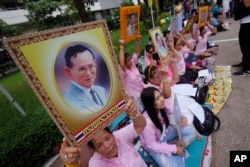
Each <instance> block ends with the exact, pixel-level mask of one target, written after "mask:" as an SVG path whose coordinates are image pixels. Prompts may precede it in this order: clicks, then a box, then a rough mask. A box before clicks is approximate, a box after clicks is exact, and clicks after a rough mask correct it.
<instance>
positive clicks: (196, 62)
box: [184, 53, 203, 71]
mask: <svg viewBox="0 0 250 167" xmlns="http://www.w3.org/2000/svg"><path fill="white" fill-rule="evenodd" d="M184 59H185V65H186V70H187V71H192V70H193V71H199V70H201V69H203V68H202V59H200V58H198V57H197V56H195V55H194V54H193V53H186V54H184Z"/></svg>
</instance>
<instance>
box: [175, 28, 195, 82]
mask: <svg viewBox="0 0 250 167" xmlns="http://www.w3.org/2000/svg"><path fill="white" fill-rule="evenodd" d="M174 48H175V50H177V51H178V52H179V54H180V55H181V59H179V61H178V62H176V67H177V71H178V73H179V75H180V81H179V82H178V83H177V84H180V83H192V82H193V81H195V79H196V78H197V77H198V72H197V71H186V63H185V60H184V55H185V54H188V53H189V52H191V51H192V50H193V49H194V46H193V45H192V44H191V43H190V42H188V41H187V40H186V39H185V38H184V36H182V35H181V34H179V33H178V34H177V36H175V37H174Z"/></svg>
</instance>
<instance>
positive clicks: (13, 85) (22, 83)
mask: <svg viewBox="0 0 250 167" xmlns="http://www.w3.org/2000/svg"><path fill="white" fill-rule="evenodd" d="M0 84H1V85H2V86H3V87H4V88H5V89H6V90H7V91H8V92H9V94H10V95H11V96H12V97H13V98H14V100H15V101H16V102H17V103H18V104H19V105H20V106H21V107H22V109H23V110H24V111H25V112H26V114H29V113H31V112H37V111H39V112H40V111H45V110H44V108H43V107H42V105H41V103H40V102H39V100H38V99H37V97H36V96H35V94H34V92H33V91H32V89H31V87H30V86H29V84H28V83H27V81H26V79H25V78H24V76H23V75H22V73H21V72H15V73H12V74H8V75H6V76H4V77H0ZM0 103H1V105H0V107H1V109H0V115H1V117H0V126H1V127H4V125H6V123H8V122H10V120H11V119H12V118H14V117H19V118H20V119H22V117H23V116H22V115H21V113H20V112H19V111H18V110H17V109H16V108H15V107H14V105H13V104H12V103H11V102H10V101H9V100H8V99H7V98H6V97H5V95H4V94H3V93H2V92H0Z"/></svg>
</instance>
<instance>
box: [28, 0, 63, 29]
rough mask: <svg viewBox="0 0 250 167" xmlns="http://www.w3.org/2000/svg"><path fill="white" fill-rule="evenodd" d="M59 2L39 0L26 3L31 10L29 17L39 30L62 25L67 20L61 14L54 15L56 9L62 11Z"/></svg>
mask: <svg viewBox="0 0 250 167" xmlns="http://www.w3.org/2000/svg"><path fill="white" fill-rule="evenodd" d="M59 5H60V4H59V2H57V1H51V0H40V1H38V2H28V3H26V6H25V7H26V9H27V10H28V11H29V14H28V15H27V18H28V19H29V22H30V23H31V24H33V25H34V26H35V27H36V28H37V30H38V31H42V30H47V29H52V28H56V27H61V24H62V23H63V22H65V17H64V16H63V15H62V14H60V15H57V16H53V15H52V13H53V12H55V11H57V10H58V11H61V9H60V6H59Z"/></svg>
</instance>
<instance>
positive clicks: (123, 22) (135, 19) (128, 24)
mask: <svg viewBox="0 0 250 167" xmlns="http://www.w3.org/2000/svg"><path fill="white" fill-rule="evenodd" d="M140 9H141V8H140V6H139V5H138V6H125V7H120V32H121V37H122V38H123V39H124V42H125V43H128V42H130V41H133V40H136V39H137V38H138V36H139V33H140V32H139V22H140Z"/></svg>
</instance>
